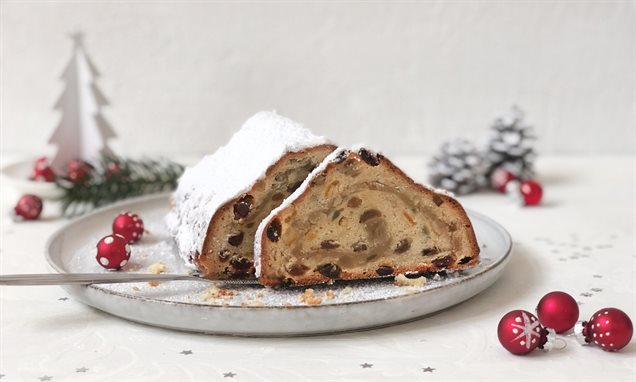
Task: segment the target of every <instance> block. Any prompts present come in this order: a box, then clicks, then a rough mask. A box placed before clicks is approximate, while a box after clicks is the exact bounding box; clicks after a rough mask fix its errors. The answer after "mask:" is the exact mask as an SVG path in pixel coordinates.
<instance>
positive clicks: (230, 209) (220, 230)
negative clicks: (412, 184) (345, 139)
mask: <svg viewBox="0 0 636 382" xmlns="http://www.w3.org/2000/svg"><path fill="white" fill-rule="evenodd" d="M335 148H336V147H335V146H333V145H331V144H329V142H328V141H327V140H326V139H325V138H324V137H320V136H316V135H314V134H312V133H311V132H310V131H309V130H308V129H306V128H304V127H303V126H302V125H300V124H298V123H296V122H293V121H292V120H290V119H287V118H285V117H282V116H280V115H278V114H276V113H275V112H260V113H257V114H256V115H254V116H253V117H251V118H250V119H249V120H248V121H247V122H245V124H244V125H243V127H242V128H241V129H240V130H239V131H238V132H236V133H235V134H234V135H233V136H232V138H231V139H230V141H229V143H228V144H227V145H225V146H223V147H221V148H220V149H218V150H217V151H216V152H215V153H214V154H212V155H209V156H206V157H205V158H203V159H202V160H201V161H200V162H199V163H198V164H197V165H195V166H194V167H191V168H188V169H186V171H185V172H184V174H183V176H182V177H181V179H179V184H178V187H177V190H176V191H175V193H174V194H173V196H172V208H171V211H170V213H169V214H168V216H167V217H166V223H167V225H168V229H169V231H170V233H171V235H172V236H173V237H174V239H175V242H176V244H177V248H178V251H179V254H180V255H181V256H182V257H183V258H184V260H185V261H186V264H188V265H189V266H190V267H191V268H193V269H196V270H198V272H199V273H200V275H201V276H203V277H206V278H211V279H228V278H250V277H254V262H253V248H254V232H255V231H256V229H257V227H258V225H259V223H260V222H261V220H262V219H263V218H264V217H265V216H267V215H268V214H269V213H270V211H271V210H272V209H274V208H275V207H277V206H278V205H279V204H280V203H281V202H282V201H283V200H284V199H285V198H286V197H287V196H289V195H290V194H291V193H292V192H293V191H294V190H295V189H296V188H297V187H298V186H299V185H300V184H301V183H302V181H303V180H304V179H305V178H306V177H307V175H308V174H309V173H310V172H311V171H312V170H313V169H314V168H315V167H316V166H317V165H318V164H320V163H321V162H322V160H323V159H324V158H325V157H326V156H327V155H328V154H329V153H331V152H332V151H333V150H334V149H335Z"/></svg>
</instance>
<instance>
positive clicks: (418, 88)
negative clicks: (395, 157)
mask: <svg viewBox="0 0 636 382" xmlns="http://www.w3.org/2000/svg"><path fill="white" fill-rule="evenodd" d="M635 16H636V14H635V11H634V3H633V2H632V1H561V2H550V1H539V0H536V1H517V2H512V1H510V2H495V1H488V2H486V1H481V2H480V1H454V2H444V1H422V2H401V3H392V4H389V3H388V2H387V3H384V2H373V3H371V2H368V3H367V2H348V3H336V2H311V3H293V2H277V3H252V2H201V1H199V2H173V1H163V2H150V1H137V2H127V3H123V2H118V3H106V2H97V1H85V2H83V3H80V2H70V1H65V2H55V1H46V2H42V1H40V2H38V1H29V2H13V1H4V0H3V1H2V5H1V16H0V21H1V30H0V32H1V33H0V44H1V46H0V47H1V61H0V75H1V78H0V91H1V93H0V96H1V99H0V107H1V117H0V124H1V125H0V127H1V133H2V136H1V138H2V139H1V141H2V142H1V146H0V148H1V150H2V152H4V153H8V152H35V153H38V152H42V147H44V145H45V142H46V140H47V138H48V135H49V134H50V133H51V132H52V129H53V128H54V126H55V125H56V123H57V121H58V120H59V118H60V116H59V114H58V113H56V112H54V111H52V105H53V103H54V102H55V100H56V99H57V97H58V95H59V94H60V93H61V91H62V89H63V83H62V82H61V81H60V80H59V75H60V74H61V71H62V69H63V67H64V65H65V64H66V62H67V60H68V59H69V56H70V52H71V42H70V40H69V39H68V38H67V33H69V32H72V31H74V30H76V29H78V28H79V29H81V30H83V31H85V33H86V34H87V37H86V44H87V47H88V50H89V52H90V53H91V55H92V57H93V60H94V62H95V63H96V65H97V66H98V68H99V69H100V70H101V72H102V73H103V77H102V79H101V80H100V85H101V88H102V89H103V91H104V93H105V94H106V95H107V96H108V97H109V98H110V100H111V102H112V106H111V107H109V108H108V109H107V110H106V112H105V115H106V117H107V118H108V119H109V120H110V122H111V123H112V125H113V126H114V127H115V129H116V130H117V131H118V134H119V139H118V141H117V143H116V147H119V149H120V150H121V151H122V152H125V153H133V154H142V153H145V154H156V153H161V154H168V155H170V154H192V155H197V154H201V153H207V152H211V151H213V150H214V149H215V148H216V147H218V146H219V145H220V144H222V143H223V142H225V141H226V140H227V139H228V137H229V136H230V135H231V133H232V131H233V130H234V129H236V128H238V126H240V124H241V123H242V122H243V121H244V120H245V119H246V118H248V117H249V116H250V115H251V114H253V113H254V112H256V111H258V110H262V109H278V111H279V112H280V113H282V114H284V115H287V116H290V117H292V118H294V119H296V120H299V121H302V122H304V123H305V124H306V125H307V126H309V127H311V128H313V129H314V130H316V131H317V132H319V133H322V134H325V135H329V136H331V137H333V138H334V139H335V140H336V141H339V142H342V143H344V144H348V143H353V142H356V141H365V142H369V143H372V144H374V145H375V146H377V147H380V148H382V149H384V151H386V152H387V153H390V154H398V153H399V154H413V153H426V152H431V151H432V150H433V149H434V148H435V147H437V145H438V144H439V143H440V142H441V141H442V140H443V139H444V138H448V137H452V136H459V135H462V136H466V137H469V138H475V139H477V138H479V137H481V136H483V135H484V134H483V133H484V132H485V129H486V127H487V125H488V123H489V122H490V121H491V119H492V117H493V115H494V114H495V113H496V112H497V111H499V110H502V109H505V108H506V107H508V106H509V105H510V104H512V103H518V104H520V105H522V106H523V107H524V108H525V109H526V111H527V113H528V120H529V121H530V122H531V123H532V124H534V125H535V126H536V128H537V131H538V135H539V137H540V139H541V141H540V149H541V151H542V152H544V153H606V154H608V153H634V152H636V149H635V146H636V143H635V141H636V137H635V134H636V121H635V105H636V103H635V74H634V72H635V65H636V63H635V55H636V53H635V45H636V38H635V35H636V29H635V25H636V22H635Z"/></svg>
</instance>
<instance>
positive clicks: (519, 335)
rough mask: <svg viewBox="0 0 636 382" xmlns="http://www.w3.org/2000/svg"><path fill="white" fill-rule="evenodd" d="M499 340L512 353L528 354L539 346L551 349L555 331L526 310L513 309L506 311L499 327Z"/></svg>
mask: <svg viewBox="0 0 636 382" xmlns="http://www.w3.org/2000/svg"><path fill="white" fill-rule="evenodd" d="M497 337H499V342H500V343H501V345H502V346H503V347H504V348H506V350H508V351H509V352H511V353H512V354H517V355H524V354H528V353H530V352H531V351H533V350H534V349H536V348H537V347H538V348H540V349H543V350H550V348H551V347H552V344H553V342H554V338H555V333H554V330H552V329H545V328H543V327H542V326H541V323H540V322H539V320H538V319H537V318H536V317H535V316H534V315H533V314H532V313H530V312H527V311H525V310H513V311H510V312H508V313H506V314H505V315H504V316H503V317H502V318H501V320H500V321H499V326H498V327H497Z"/></svg>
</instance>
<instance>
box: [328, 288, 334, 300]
mask: <svg viewBox="0 0 636 382" xmlns="http://www.w3.org/2000/svg"><path fill="white" fill-rule="evenodd" d="M335 297H336V293H335V292H334V291H333V290H331V289H329V290H328V291H326V292H325V298H326V299H329V300H333V299H334V298H335Z"/></svg>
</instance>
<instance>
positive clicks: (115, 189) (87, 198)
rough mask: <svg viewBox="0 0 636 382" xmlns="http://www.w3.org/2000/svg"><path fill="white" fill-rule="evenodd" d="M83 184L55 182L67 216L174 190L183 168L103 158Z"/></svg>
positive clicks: (62, 179) (63, 179)
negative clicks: (123, 200) (133, 198)
mask: <svg viewBox="0 0 636 382" xmlns="http://www.w3.org/2000/svg"><path fill="white" fill-rule="evenodd" d="M91 168H92V171H90V175H89V176H87V177H86V180H84V181H77V182H72V181H71V180H70V179H69V178H67V177H58V178H57V179H56V181H55V183H56V185H57V187H58V188H60V189H61V190H62V191H63V195H62V196H61V198H60V201H61V203H62V212H63V214H64V216H67V217H73V216H78V215H82V214H84V213H86V212H89V211H91V210H92V209H94V208H96V207H100V206H104V205H107V204H110V203H113V202H115V201H118V200H121V199H125V198H130V197H133V196H140V195H147V194H153V193H158V192H162V191H170V190H174V189H175V188H176V186H177V180H178V179H179V177H180V176H181V174H182V173H183V166H182V165H180V164H178V163H175V162H172V161H170V160H166V159H161V160H155V159H141V160H135V159H128V158H120V157H114V156H106V157H103V158H102V159H101V160H100V161H99V163H96V164H91Z"/></svg>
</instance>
